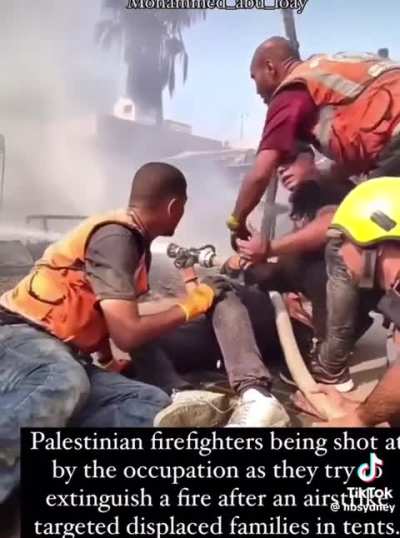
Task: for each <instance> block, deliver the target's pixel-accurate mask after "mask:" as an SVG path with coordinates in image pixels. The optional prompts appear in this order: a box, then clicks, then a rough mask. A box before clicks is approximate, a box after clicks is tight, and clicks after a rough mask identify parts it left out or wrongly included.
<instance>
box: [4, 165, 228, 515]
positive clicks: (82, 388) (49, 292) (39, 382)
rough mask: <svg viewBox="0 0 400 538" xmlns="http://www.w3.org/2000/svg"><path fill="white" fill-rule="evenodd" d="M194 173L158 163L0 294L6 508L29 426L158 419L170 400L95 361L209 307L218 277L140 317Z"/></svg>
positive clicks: (141, 423) (127, 424)
mask: <svg viewBox="0 0 400 538" xmlns="http://www.w3.org/2000/svg"><path fill="white" fill-rule="evenodd" d="M185 202H186V180H185V177H184V176H183V174H182V173H181V172H180V171H179V170H178V169H177V168H175V167H173V166H170V165H168V164H164V163H148V164H145V165H144V166H142V167H141V168H140V169H139V170H138V171H137V173H136V175H135V177H134V180H133V184H132V191H131V195H130V200H129V206H128V208H127V209H123V210H119V211H114V212H110V213H107V214H105V215H99V216H95V217H92V218H89V219H87V220H85V221H84V222H83V223H82V224H80V225H79V226H78V227H77V228H75V229H74V230H72V231H71V232H70V233H68V234H67V235H66V236H65V237H64V238H63V239H61V240H60V241H58V242H56V243H54V244H53V245H51V246H50V247H48V248H47V250H46V251H45V252H44V254H43V257H42V258H41V259H40V260H39V261H38V262H37V263H36V264H35V266H34V268H33V270H32V271H31V273H30V274H29V275H28V276H26V277H25V278H24V279H23V280H21V281H20V282H19V284H17V286H16V287H15V288H14V289H12V290H11V291H8V292H6V293H4V294H3V295H2V296H1V298H0V305H1V307H0V409H1V413H0V507H1V504H2V502H3V501H4V500H5V499H6V498H7V497H8V496H9V495H10V493H11V492H12V491H13V489H14V488H15V487H16V486H17V484H18V473H19V470H18V462H19V453H20V448H19V436H20V428H21V427H36V428H39V427H48V426H50V427H63V426H65V425H67V424H73V425H78V426H90V427H101V426H108V427H135V426H151V425H152V424H153V418H154V417H155V415H156V414H157V413H158V412H159V411H160V410H161V409H162V408H164V407H165V406H167V405H168V404H169V402H170V400H169V397H168V396H167V394H166V393H164V392H163V391H162V390H161V389H159V388H156V387H153V386H150V385H146V384H144V383H139V382H137V381H134V380H131V379H128V378H126V377H123V376H121V375H120V374H117V373H113V372H107V371H105V370H102V369H100V368H98V367H95V366H94V365H93V364H92V363H91V360H90V354H92V353H94V352H103V353H109V340H110V338H111V339H112V340H113V341H114V342H115V344H116V345H117V346H118V347H119V348H120V349H121V350H123V351H130V350H132V349H134V348H137V347H138V346H141V345H142V344H144V343H146V342H149V341H151V340H152V339H155V338H157V337H159V336H161V335H162V334H164V333H166V332H167V331H170V330H172V329H174V328H175V327H178V326H179V325H182V324H183V323H185V322H186V321H188V320H191V319H193V318H195V317H197V316H199V315H201V314H203V313H205V312H206V311H207V310H208V309H209V308H210V307H211V306H212V304H213V303H214V299H215V297H216V295H217V294H218V291H220V290H219V289H218V284H217V285H216V284H215V283H213V284H211V283H210V285H207V284H206V283H201V284H200V285H199V286H198V287H197V289H196V290H195V291H193V292H192V293H190V294H188V295H187V296H186V297H184V298H182V300H178V299H177V304H176V306H173V307H171V308H170V309H169V310H167V311H165V312H163V313H160V314H155V315H148V316H140V315H139V313H138V308H137V303H136V300H137V298H138V297H139V296H140V295H141V294H143V293H145V292H146V291H147V290H148V280H147V273H148V269H149V262H150V243H151V241H152V240H153V239H154V238H155V237H157V236H160V235H165V236H169V235H172V234H173V233H174V231H175V228H176V226H177V225H178V223H179V221H180V220H181V217H182V215H183V212H184V206H185Z"/></svg>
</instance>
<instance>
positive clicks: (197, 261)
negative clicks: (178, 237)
mask: <svg viewBox="0 0 400 538" xmlns="http://www.w3.org/2000/svg"><path fill="white" fill-rule="evenodd" d="M167 256H168V257H169V258H173V259H174V265H175V267H177V268H178V269H184V268H187V267H192V266H193V265H200V267H206V268H210V267H215V265H216V263H215V258H216V249H215V247H214V246H213V245H204V246H202V247H199V248H194V247H190V248H185V247H181V246H180V245H177V244H176V243H170V244H169V245H168V247H167Z"/></svg>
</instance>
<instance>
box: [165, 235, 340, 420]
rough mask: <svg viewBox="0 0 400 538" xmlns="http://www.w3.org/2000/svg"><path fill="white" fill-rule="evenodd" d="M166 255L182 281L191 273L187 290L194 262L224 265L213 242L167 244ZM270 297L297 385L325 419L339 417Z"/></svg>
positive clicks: (275, 296) (277, 301) (282, 310)
mask: <svg viewBox="0 0 400 538" xmlns="http://www.w3.org/2000/svg"><path fill="white" fill-rule="evenodd" d="M167 255H168V257H170V258H172V259H174V265H175V267H177V268H178V269H179V270H180V271H181V272H183V277H184V279H185V281H187V279H188V276H187V275H188V273H189V274H191V275H192V276H191V278H189V281H190V285H187V286H186V288H187V291H190V289H193V286H196V285H197V284H196V282H197V276H196V275H195V272H194V265H199V266H200V267H204V268H212V267H220V266H221V265H222V264H223V261H222V260H221V259H220V258H218V257H217V254H216V249H215V247H214V246H213V245H204V246H203V247H200V248H193V247H192V248H185V247H181V246H179V245H176V244H175V243H170V245H168V248H167ZM269 296H270V298H271V301H272V305H273V307H274V310H275V322H276V327H277V331H278V336H279V341H280V344H281V346H282V350H283V354H284V357H285V360H286V364H287V366H288V368H289V371H290V373H291V375H292V377H293V380H294V382H295V383H296V385H297V387H298V388H299V389H300V391H301V392H302V393H303V394H304V396H305V397H306V398H307V400H308V401H309V402H310V403H311V404H312V405H313V407H314V408H315V409H316V410H317V412H318V413H319V414H320V415H321V416H323V417H325V418H326V419H328V420H329V419H333V418H338V417H340V416H342V415H343V412H342V410H341V409H340V408H339V407H338V406H337V405H335V403H334V402H333V401H332V400H330V399H329V397H328V396H327V395H325V394H322V393H318V392H316V389H317V383H316V382H315V381H314V379H313V377H312V376H311V374H310V372H309V371H308V369H307V367H306V365H305V363H304V359H303V357H302V356H301V353H300V351H299V347H298V345H297V342H296V338H295V336H294V333H293V327H292V323H291V321H290V317H289V314H288V311H287V309H286V306H285V303H284V301H283V299H282V296H281V294H280V293H278V292H277V291H271V292H270V293H269Z"/></svg>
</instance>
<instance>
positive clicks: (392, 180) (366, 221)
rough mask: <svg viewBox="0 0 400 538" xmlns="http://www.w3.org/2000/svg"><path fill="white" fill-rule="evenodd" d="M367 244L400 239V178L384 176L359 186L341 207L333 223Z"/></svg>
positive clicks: (365, 245)
mask: <svg viewBox="0 0 400 538" xmlns="http://www.w3.org/2000/svg"><path fill="white" fill-rule="evenodd" d="M330 227H331V228H336V229H338V230H340V231H341V232H343V233H344V234H345V235H346V236H347V237H348V239H350V241H353V242H354V243H357V244H358V245H360V246H362V247H367V246H370V245H374V244H376V243H380V242H382V241H392V240H398V241H399V240H400V178H397V177H382V178H379V179H370V180H368V181H365V182H364V183H360V185H357V187H355V188H354V189H353V190H352V191H350V193H349V194H348V195H347V196H346V198H345V199H344V200H343V202H342V203H341V204H340V206H339V207H338V209H337V211H336V213H335V215H334V217H333V220H332V224H331V226H330Z"/></svg>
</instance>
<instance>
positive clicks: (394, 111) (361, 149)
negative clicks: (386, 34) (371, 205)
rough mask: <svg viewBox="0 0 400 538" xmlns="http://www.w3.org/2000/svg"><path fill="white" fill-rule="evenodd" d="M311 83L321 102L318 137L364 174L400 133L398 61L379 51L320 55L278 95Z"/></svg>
mask: <svg viewBox="0 0 400 538" xmlns="http://www.w3.org/2000/svg"><path fill="white" fill-rule="evenodd" d="M299 83H300V84H303V85H304V86H306V87H307V90H308V91H309V93H310V95H311V97H312V99H313V101H314V103H315V104H316V106H317V107H318V113H319V118H318V124H317V125H316V127H315V129H314V136H315V137H316V138H317V139H318V141H319V143H320V146H321V150H322V151H323V153H324V154H325V155H326V156H327V157H329V158H330V159H334V160H335V161H337V162H340V163H346V165H347V166H348V167H349V170H350V171H351V172H352V173H354V174H359V173H366V172H368V171H369V170H370V169H371V168H373V166H374V165H375V163H376V161H377V159H378V157H379V154H380V153H381V152H382V150H383V149H384V147H385V146H386V145H387V144H388V143H389V142H390V140H391V138H392V137H393V136H395V135H396V134H399V133H400V64H398V63H396V62H393V61H391V60H386V59H382V58H380V57H378V56H375V55H371V54H366V55H361V56H360V55H358V56H354V55H348V54H344V53H342V54H339V55H334V56H327V55H318V56H314V57H312V58H310V59H309V60H307V61H305V62H302V63H299V64H298V65H296V66H295V67H294V68H293V69H292V71H291V72H290V73H289V74H288V75H287V77H286V78H285V79H284V80H283V82H282V83H281V84H280V86H279V87H278V88H277V90H276V91H275V93H274V95H276V94H277V93H279V92H280V91H281V90H283V89H285V88H286V87H289V86H292V85H293V84H299Z"/></svg>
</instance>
